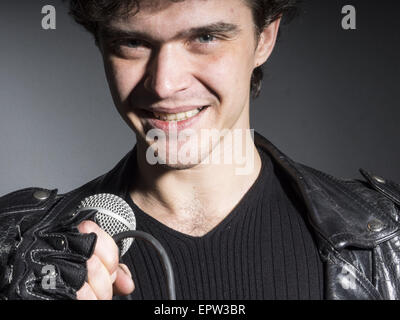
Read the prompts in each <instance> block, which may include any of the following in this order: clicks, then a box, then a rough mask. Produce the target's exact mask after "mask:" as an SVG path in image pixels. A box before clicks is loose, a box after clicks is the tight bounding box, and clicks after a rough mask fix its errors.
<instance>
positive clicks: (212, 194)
mask: <svg viewBox="0 0 400 320" xmlns="http://www.w3.org/2000/svg"><path fill="white" fill-rule="evenodd" d="M241 140H242V142H241V145H240V146H239V147H240V148H241V149H240V150H242V151H243V153H244V154H245V156H243V157H242V159H239V158H240V157H238V156H236V157H235V156H234V157H233V161H232V163H223V162H222V163H217V164H214V163H207V164H205V163H200V164H198V165H196V166H194V167H191V168H187V169H182V170H178V169H171V168H166V167H165V166H164V167H162V166H160V165H155V166H152V165H150V164H149V163H148V162H147V161H146V158H145V153H146V150H144V149H145V148H143V147H140V146H139V144H138V150H137V151H138V153H137V155H138V159H137V160H138V161H137V162H138V169H139V170H138V180H137V181H136V182H135V185H134V186H133V189H132V190H131V197H132V199H133V200H134V201H135V203H136V204H137V205H138V206H139V207H140V208H141V209H142V210H143V211H145V212H147V213H148V214H149V215H151V216H153V217H154V218H156V219H160V220H163V217H169V218H171V217H172V216H175V217H178V218H179V219H190V217H192V216H193V213H194V212H202V215H203V216H205V217H211V216H212V217H219V218H223V217H225V216H226V215H227V214H228V213H229V212H230V211H231V210H232V209H233V208H234V207H235V206H236V204H237V203H238V202H239V201H240V199H241V198H242V197H243V196H244V194H245V193H246V192H247V191H248V189H249V188H250V187H251V186H252V184H253V183H254V181H255V180H256V179H257V177H258V175H259V172H260V170H261V159H260V156H259V154H258V152H257V149H256V147H255V145H254V142H253V139H252V137H251V134H250V132H249V131H248V130H246V133H245V138H244V139H241ZM231 147H232V149H233V147H235V148H237V147H238V145H237V144H236V143H235V145H232V146H231ZM215 149H216V148H214V150H213V152H216V151H215ZM221 149H222V148H221ZM240 160H243V161H244V163H243V162H242V163H238V162H240ZM209 162H210V161H209Z"/></svg>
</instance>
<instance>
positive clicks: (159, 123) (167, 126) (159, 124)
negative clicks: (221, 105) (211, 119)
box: [147, 106, 209, 133]
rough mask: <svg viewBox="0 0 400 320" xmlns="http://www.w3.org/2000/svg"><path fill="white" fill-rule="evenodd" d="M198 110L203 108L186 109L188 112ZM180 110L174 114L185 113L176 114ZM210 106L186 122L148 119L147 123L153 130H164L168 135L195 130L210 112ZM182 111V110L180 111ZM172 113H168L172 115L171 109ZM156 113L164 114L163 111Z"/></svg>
mask: <svg viewBox="0 0 400 320" xmlns="http://www.w3.org/2000/svg"><path fill="white" fill-rule="evenodd" d="M197 108H202V107H196V108H193V107H191V108H189V109H188V108H186V111H190V110H193V109H197ZM177 109H178V110H179V108H175V109H173V110H174V112H173V113H179V112H184V111H178V112H176V111H175V110H177ZM208 109H209V106H206V108H204V109H203V110H202V111H200V112H199V113H198V114H196V115H195V116H194V117H192V118H189V119H186V120H181V121H164V120H161V119H157V118H148V119H147V122H148V124H149V125H150V127H152V128H157V129H160V130H163V131H164V132H166V133H168V132H169V131H170V130H176V131H181V130H184V129H188V128H191V129H193V128H194V127H195V125H196V124H197V123H198V122H199V121H200V120H201V119H202V118H203V117H204V115H205V114H206V113H207V112H208ZM180 110H182V109H180ZM169 111H170V112H167V113H172V112H171V109H169ZM155 112H163V111H158V110H157V111H155Z"/></svg>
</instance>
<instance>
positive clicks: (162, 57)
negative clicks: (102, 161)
mask: <svg viewBox="0 0 400 320" xmlns="http://www.w3.org/2000/svg"><path fill="white" fill-rule="evenodd" d="M278 26H279V22H277V23H276V26H270V27H269V29H270V31H268V32H265V34H262V35H261V37H260V43H259V44H258V46H257V40H256V36H255V28H254V22H253V18H252V12H251V9H250V8H249V7H248V6H247V4H246V2H245V1H244V0H218V1H215V0H201V1H199V0H185V1H182V2H172V1H165V0H159V1H154V0H142V1H141V3H140V10H139V12H137V13H136V14H134V15H131V16H129V17H128V18H124V19H118V20H113V21H111V22H110V23H108V24H107V25H105V26H102V27H101V28H100V31H99V46H100V49H101V51H102V54H103V59H104V65H105V70H106V75H107V80H108V83H109V86H110V89H111V93H112V96H113V99H114V103H115V105H116V106H117V109H118V111H119V113H120V114H121V116H122V117H123V118H124V120H125V121H126V122H127V123H128V125H129V126H130V127H131V128H132V129H133V130H134V131H135V133H136V136H137V140H138V152H140V153H145V152H146V149H147V147H148V146H149V142H146V135H147V133H148V132H149V131H150V130H151V129H159V130H162V132H164V133H165V135H166V137H167V138H169V139H166V141H165V142H166V144H165V145H164V146H165V148H166V150H165V154H166V158H167V159H165V160H166V162H167V163H168V164H169V166H171V167H174V168H183V167H187V166H185V165H183V164H180V163H177V164H172V162H171V161H169V160H170V159H172V158H173V159H176V158H177V157H176V155H173V154H171V153H175V152H179V149H180V148H181V147H182V141H178V139H176V136H175V135H173V134H172V133H177V135H178V136H179V133H180V132H181V131H183V130H186V131H187V132H188V130H187V129H190V133H191V135H196V136H197V137H199V139H198V140H197V142H194V143H192V144H191V145H190V148H192V149H199V148H200V145H204V144H207V143H208V141H201V139H200V136H201V135H200V131H201V130H202V129H217V130H221V131H222V130H223V129H229V130H233V129H248V128H249V126H250V124H249V101H250V80H251V75H252V72H253V70H254V68H255V67H257V66H259V65H260V64H262V63H264V62H265V60H266V59H267V58H268V56H269V54H270V53H271V51H272V47H273V44H274V42H275V38H276V32H277V28H278ZM157 143H158V144H159V143H161V141H160V140H159V141H157ZM216 143H218V142H216ZM172 145H174V147H172ZM186 146H187V144H186ZM158 147H160V145H159V146H158ZM214 147H215V145H212V146H210V147H209V148H205V149H204V148H203V149H201V150H205V152H201V151H200V149H199V150H198V153H197V154H199V158H198V161H197V162H199V161H201V160H203V159H204V158H205V157H207V156H208V154H207V153H208V152H210V151H211V150H213V148H214ZM174 150H175V151H174ZM193 154H196V152H194V153H193ZM170 162H171V163H170Z"/></svg>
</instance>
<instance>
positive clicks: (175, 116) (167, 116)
mask: <svg viewBox="0 0 400 320" xmlns="http://www.w3.org/2000/svg"><path fill="white" fill-rule="evenodd" d="M201 110H202V108H198V109H194V110H190V111H187V112H180V113H159V112H153V114H154V116H155V117H156V118H157V119H160V120H164V121H182V120H187V119H189V118H192V117H194V116H195V115H197V114H198V113H199V112H200V111H201Z"/></svg>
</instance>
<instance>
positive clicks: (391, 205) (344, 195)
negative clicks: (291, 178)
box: [296, 164, 400, 249]
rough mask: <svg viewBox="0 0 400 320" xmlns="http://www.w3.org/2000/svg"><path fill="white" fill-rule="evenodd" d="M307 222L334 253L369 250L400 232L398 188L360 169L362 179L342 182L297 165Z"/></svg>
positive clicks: (384, 179) (399, 193)
mask: <svg viewBox="0 0 400 320" xmlns="http://www.w3.org/2000/svg"><path fill="white" fill-rule="evenodd" d="M296 167H297V169H298V171H299V173H300V175H301V181H302V183H303V190H305V191H306V192H305V193H306V195H305V197H306V198H307V200H308V201H307V202H308V203H307V204H308V206H309V209H310V210H309V211H310V219H311V222H312V223H313V225H314V226H315V227H316V228H317V229H318V230H319V232H320V234H322V235H323V236H324V238H325V239H328V241H329V242H330V243H331V244H332V245H333V247H334V248H335V249H342V248H344V247H348V246H355V247H358V248H372V247H375V246H377V245H378V244H379V243H381V242H383V241H385V240H387V239H389V238H391V237H393V236H394V235H395V234H397V233H398V232H399V229H400V224H399V220H400V212H399V204H400V188H399V186H398V184H396V183H395V182H393V181H391V180H389V179H386V178H383V177H381V176H377V175H373V174H371V173H369V172H367V171H366V170H363V169H360V172H361V173H362V175H363V177H364V178H365V180H363V179H342V178H337V177H334V176H332V175H330V174H327V173H325V172H322V171H319V170H317V169H314V168H311V167H308V166H305V165H302V164H296Z"/></svg>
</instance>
